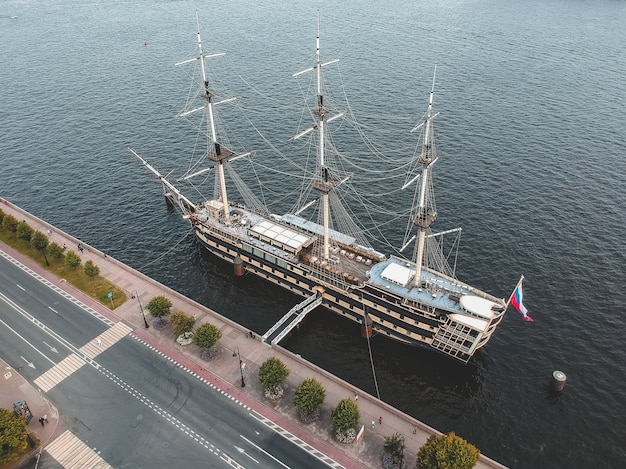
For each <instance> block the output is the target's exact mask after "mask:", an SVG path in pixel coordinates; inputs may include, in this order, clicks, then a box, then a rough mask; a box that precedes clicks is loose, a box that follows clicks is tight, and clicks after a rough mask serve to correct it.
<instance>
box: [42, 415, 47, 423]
mask: <svg viewBox="0 0 626 469" xmlns="http://www.w3.org/2000/svg"><path fill="white" fill-rule="evenodd" d="M43 419H44V421H45V422H46V423H48V414H44V415H43Z"/></svg>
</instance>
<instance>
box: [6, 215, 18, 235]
mask: <svg viewBox="0 0 626 469" xmlns="http://www.w3.org/2000/svg"><path fill="white" fill-rule="evenodd" d="M17 223H18V222H17V218H15V217H14V216H13V215H11V214H7V215H5V216H4V218H3V219H2V228H3V229H4V230H6V231H9V232H12V233H15V231H16V230H17Z"/></svg>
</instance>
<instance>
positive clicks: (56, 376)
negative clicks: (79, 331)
mask: <svg viewBox="0 0 626 469" xmlns="http://www.w3.org/2000/svg"><path fill="white" fill-rule="evenodd" d="M130 332H132V328H131V327H129V326H127V325H126V324H124V323H123V322H118V323H116V324H115V325H114V326H113V327H111V328H109V329H107V330H106V331H104V332H103V333H102V334H100V335H99V336H98V337H96V338H94V339H93V340H91V341H90V342H88V343H87V344H85V345H84V346H83V347H81V348H80V352H82V354H83V355H84V357H86V359H87V360H88V358H95V357H97V356H98V355H100V354H101V353H102V352H104V351H105V350H106V349H107V348H109V347H111V346H112V345H114V344H115V343H116V342H118V341H119V340H121V339H123V338H124V337H126V336H127V335H128V334H129V333H130ZM87 357H88V358H87ZM84 364H85V360H84V359H83V358H80V357H79V356H78V355H76V354H74V353H73V354H71V355H69V356H67V357H66V358H64V359H63V360H62V361H60V362H59V363H57V364H56V365H55V366H53V367H52V368H50V369H49V370H48V371H46V372H45V373H44V374H42V375H41V376H40V377H39V378H37V379H36V380H35V384H36V385H37V386H39V387H40V388H41V390H42V391H44V392H48V391H50V389H52V388H53V387H55V386H56V385H57V384H59V383H60V382H61V381H63V380H64V379H65V378H67V377H68V376H70V375H71V374H72V373H74V372H75V371H76V370H78V369H79V368H80V367H82V366H83V365H84Z"/></svg>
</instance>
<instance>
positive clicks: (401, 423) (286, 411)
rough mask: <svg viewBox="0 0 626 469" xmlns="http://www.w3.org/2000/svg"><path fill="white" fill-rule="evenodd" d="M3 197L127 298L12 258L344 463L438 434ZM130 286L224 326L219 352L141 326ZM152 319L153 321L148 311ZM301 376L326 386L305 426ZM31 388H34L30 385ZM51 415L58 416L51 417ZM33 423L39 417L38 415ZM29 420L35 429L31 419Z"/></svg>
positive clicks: (409, 459) (410, 456)
mask: <svg viewBox="0 0 626 469" xmlns="http://www.w3.org/2000/svg"><path fill="white" fill-rule="evenodd" d="M0 201H1V204H0V208H1V209H2V210H3V211H4V212H5V213H10V214H12V215H13V216H15V217H16V218H17V219H18V220H25V221H26V222H27V223H28V224H29V225H30V226H31V227H32V228H34V229H36V230H39V231H41V232H43V233H46V232H47V230H50V231H51V233H50V234H49V238H50V240H51V242H56V243H57V244H59V245H61V246H62V245H63V244H67V246H68V249H73V250H74V251H76V252H77V253H78V254H80V256H81V258H82V259H83V262H85V261H86V260H89V259H91V260H92V261H93V262H94V264H96V265H97V266H98V267H100V275H102V276H103V277H105V278H107V279H109V280H110V281H111V282H113V283H114V284H116V285H117V286H119V287H120V288H122V289H123V290H125V291H126V292H127V294H128V298H129V300H128V301H126V302H125V303H124V304H123V305H121V306H120V307H118V308H117V309H115V310H114V311H111V310H109V309H108V308H107V307H105V306H103V305H101V304H100V303H98V302H96V301H95V300H93V299H91V298H89V297H87V296H86V295H84V294H83V293H82V292H80V291H78V290H76V289H74V288H73V287H72V286H71V285H68V284H67V283H64V282H62V281H61V280H60V279H58V278H56V277H54V276H52V275H51V274H50V273H49V272H47V271H45V270H43V269H42V268H41V267H40V266H39V265H38V264H36V263H34V262H33V261H32V260H30V259H26V258H24V257H23V256H21V255H19V254H18V253H16V252H15V251H14V250H12V249H10V248H8V247H6V246H4V245H2V246H3V247H2V249H4V250H5V251H6V252H7V253H8V254H10V255H11V256H13V257H15V258H17V259H18V260H20V261H21V262H22V263H23V264H25V265H27V266H28V267H29V268H31V269H32V270H34V271H36V272H38V273H39V274H40V275H42V276H44V277H45V278H47V279H48V280H49V281H51V282H52V283H54V284H56V285H57V286H59V287H60V288H62V289H63V290H65V291H67V292H69V293H71V294H72V295H73V296H75V297H76V298H77V299H79V300H81V301H82V302H83V303H85V304H87V305H88V306H90V307H91V308H93V309H94V310H96V311H98V312H99V313H101V314H102V315H103V316H106V317H107V318H109V319H111V320H113V321H115V322H119V321H120V320H124V321H125V322H126V323H128V324H130V325H132V326H133V327H134V328H135V330H134V335H135V336H136V337H137V338H138V339H140V340H142V341H143V342H144V343H145V344H146V345H148V346H149V347H151V348H153V349H154V350H156V351H157V352H159V353H161V354H163V355H165V356H167V357H170V358H171V359H173V360H175V361H177V362H178V363H180V364H181V365H182V366H185V367H186V368H188V369H190V370H191V371H192V372H194V373H196V374H198V375H199V376H201V377H202V378H204V379H206V380H207V381H209V382H211V383H213V384H215V385H216V386H217V387H218V388H220V389H222V390H224V391H225V392H228V393H229V394H231V395H232V396H234V397H235V398H237V399H239V400H241V401H242V402H243V403H245V404H246V405H248V406H249V407H251V408H252V409H254V410H256V411H257V412H259V413H260V414H262V415H264V416H265V417H267V418H268V419H269V420H271V421H273V422H276V423H277V424H279V425H280V426H282V427H283V428H285V429H286V430H287V431H289V432H290V433H292V434H293V435H295V436H297V437H298V438H300V439H301V440H303V441H305V442H306V443H308V444H309V445H311V446H312V447H314V448H316V449H318V450H319V451H321V452H322V453H324V454H326V455H328V456H330V457H332V458H333V459H335V460H336V461H337V462H339V463H340V464H342V465H343V466H344V467H346V468H363V467H368V468H377V467H381V457H382V449H383V443H384V437H386V436H389V435H392V434H393V433H395V432H398V433H400V434H402V435H403V436H404V438H405V445H406V446H405V463H406V465H405V467H407V468H411V467H415V455H416V454H417V451H418V450H419V448H420V446H421V445H423V444H424V443H425V442H426V439H427V438H428V437H429V436H430V435H432V434H434V433H438V432H437V431H436V430H434V429H433V428H431V427H429V426H427V425H425V424H423V423H421V422H419V421H418V420H416V419H414V418H412V417H410V416H408V415H406V414H404V413H403V412H401V411H399V410H397V409H395V408H393V407H391V406H390V405H388V404H386V403H384V402H382V401H380V400H378V399H377V398H375V397H373V396H371V395H369V394H367V393H365V392H364V391H362V390H360V389H357V388H355V387H354V386H352V385H351V384H349V383H347V382H345V381H343V380H341V379H339V378H337V377H336V376H333V375H331V374H330V373H328V372H326V371H325V370H322V369H321V368H319V367H316V366H315V365H313V364H311V363H309V362H307V361H306V360H303V359H302V358H300V357H299V356H297V355H295V354H293V353H291V352H289V351H288V350H285V349H283V348H282V347H280V346H274V347H269V346H267V345H265V344H263V343H262V342H261V341H260V338H259V336H258V335H257V336H256V337H255V338H254V339H252V338H249V337H248V335H247V332H248V331H247V330H246V329H244V328H243V327H242V326H240V325H238V324H236V323H234V322H233V321H231V320H229V319H228V318H225V317H223V316H221V315H219V314H218V313H216V312H215V311H212V310H210V309H208V308H206V307H204V306H202V305H200V304H198V303H196V302H195V301H193V300H191V299H189V298H186V297H184V296H183V295H180V294H179V293H177V292H175V291H173V290H171V289H170V288H168V287H166V286H164V285H162V284H160V283H158V282H156V281H154V280H152V279H150V278H149V277H147V276H145V275H143V274H142V273H140V272H138V271H136V270H134V269H133V268H131V267H129V266H127V265H125V264H123V263H121V262H119V261H117V260H116V259H114V258H112V257H110V256H105V254H104V253H103V252H101V251H99V250H98V249H96V248H95V247H93V246H89V245H87V244H86V243H84V242H82V241H81V240H79V239H76V238H74V237H73V236H71V235H69V234H67V233H64V232H62V231H60V230H58V229H57V228H55V227H53V226H51V225H49V224H48V223H46V222H44V221H43V220H40V219H38V218H36V217H34V216H32V215H30V214H29V213H27V212H25V211H23V210H21V209H20V208H19V207H16V206H14V205H12V204H11V203H10V202H8V201H4V200H2V199H0ZM78 243H82V244H83V246H84V247H85V250H84V251H83V252H82V253H80V252H78V250H77V248H76V246H77V245H78ZM133 291H134V292H137V293H138V296H139V299H140V301H141V304H142V305H143V306H145V305H146V304H147V303H148V302H149V301H150V300H151V299H152V298H153V297H155V296H158V295H165V296H167V297H168V298H169V299H170V300H171V301H172V303H173V308H172V311H179V310H180V311H184V312H185V313H187V314H190V315H193V316H195V317H196V318H197V322H196V325H197V326H198V325H201V324H202V323H204V322H210V323H211V324H214V325H215V326H217V327H218V328H219V329H220V331H221V332H222V338H221V339H220V341H219V342H218V345H217V347H218V348H219V349H220V350H221V351H222V354H221V356H220V358H219V359H218V360H215V361H212V362H206V361H203V360H202V359H200V355H199V351H198V349H197V347H196V346H194V345H190V346H180V345H178V344H177V343H176V342H175V340H174V339H175V337H174V336H173V333H172V332H171V328H167V329H166V330H165V331H157V330H155V329H154V328H153V327H150V328H149V329H146V328H145V326H144V318H143V315H142V313H141V308H140V306H139V301H137V299H131V294H132V292H133ZM149 322H152V321H151V319H150V318H149ZM236 350H239V353H240V355H241V359H242V360H243V361H244V362H245V363H246V366H247V371H246V377H245V379H246V386H245V387H243V388H242V387H241V376H240V372H239V359H238V358H237V357H236V356H234V355H233V354H234V351H236ZM269 357H277V358H279V359H280V360H281V361H282V362H283V363H285V365H286V366H287V368H289V370H290V371H291V373H290V375H289V377H288V379H287V381H286V383H285V396H284V397H283V398H282V400H281V401H280V402H279V404H278V405H277V406H275V407H272V406H271V405H269V403H268V402H267V400H266V399H265V398H264V396H263V394H262V390H261V388H260V386H259V384H258V370H259V366H260V365H261V364H262V363H263V362H264V361H265V360H266V359H267V358H269ZM306 378H315V379H317V380H318V381H320V382H321V383H322V385H323V386H324V388H325V389H326V401H325V403H324V405H323V408H322V416H321V419H320V421H318V422H316V423H313V424H309V425H304V424H302V423H300V420H299V418H298V416H297V412H296V411H295V408H294V407H293V405H292V404H291V402H292V398H293V393H294V391H295V388H296V387H297V386H298V385H299V384H300V383H301V382H302V381H303V380H304V379H306ZM33 392H34V393H35V394H38V393H37V392H36V391H34V390H33ZM4 394H5V393H4V391H3V392H2V395H3V396H4ZM355 395H358V405H359V410H360V412H361V423H362V424H363V425H364V427H365V433H364V436H363V438H362V440H361V441H360V442H358V443H355V444H352V445H341V444H339V443H337V442H336V441H335V440H334V438H333V433H332V429H331V427H330V411H331V409H332V408H333V407H335V406H336V405H337V403H338V402H339V401H340V400H341V399H345V398H351V399H354V396H355ZM18 400H19V399H18ZM29 404H30V402H29ZM33 404H34V405H36V406H38V407H37V409H39V407H41V408H42V409H43V408H44V406H45V405H46V403H45V402H44V401H43V400H42V399H41V396H40V401H39V402H37V403H36V404H35V400H33ZM3 407H5V405H3ZM48 414H49V415H50V412H48ZM380 417H382V424H380V423H378V421H379V418H380ZM37 418H38V417H37ZM54 421H55V422H56V417H55V420H54ZM372 421H374V422H375V424H374V428H372ZM34 422H35V423H38V422H37V420H36V419H35V420H34ZM29 427H31V429H32V422H31V425H30V426H29ZM414 429H415V430H416V432H415V433H413V431H414ZM38 430H39V429H38ZM461 436H462V435H461ZM46 437H47V435H46ZM40 439H41V438H40ZM476 467H477V468H503V467H504V466H502V465H500V464H499V463H497V462H495V461H493V460H491V459H489V458H487V457H485V456H481V460H480V461H479V463H478V465H477V466H476Z"/></svg>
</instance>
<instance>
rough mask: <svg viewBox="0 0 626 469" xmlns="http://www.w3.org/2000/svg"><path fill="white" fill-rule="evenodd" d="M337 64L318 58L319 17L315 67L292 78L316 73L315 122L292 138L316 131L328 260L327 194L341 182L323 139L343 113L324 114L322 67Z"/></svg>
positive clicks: (317, 185) (324, 253)
mask: <svg viewBox="0 0 626 469" xmlns="http://www.w3.org/2000/svg"><path fill="white" fill-rule="evenodd" d="M335 62H339V60H332V61H330V62H326V63H322V60H321V56H320V20H319V15H318V17H317V39H316V51H315V66H314V67H311V68H308V69H306V70H303V71H302V72H298V73H295V74H294V75H293V76H298V75H300V74H302V73H306V72H309V71H312V70H315V71H316V82H317V101H316V107H315V110H314V111H313V112H312V113H313V115H314V116H315V119H316V121H317V123H316V125H314V126H313V127H311V128H309V129H307V130H305V131H303V132H301V133H299V134H298V135H296V136H295V137H294V139H296V138H300V137H302V136H303V135H306V134H307V133H309V132H310V131H312V130H315V129H317V131H318V158H317V159H318V161H317V167H318V169H317V172H318V179H317V180H316V181H314V182H313V188H314V189H316V190H318V191H319V192H321V194H322V196H321V200H322V225H323V227H324V241H323V248H322V249H323V250H322V256H323V258H324V259H328V258H329V256H330V235H329V233H330V204H329V195H328V194H329V193H330V192H331V191H332V190H333V189H334V188H335V187H337V186H338V185H339V184H341V183H342V182H343V181H340V180H338V179H336V178H333V177H332V175H331V174H330V170H329V167H328V166H327V164H326V154H325V152H326V147H325V137H326V124H328V123H329V122H331V121H333V120H335V119H337V118H338V117H341V116H343V114H344V113H343V112H342V113H339V114H337V115H334V116H332V117H331V118H329V119H327V118H326V114H327V113H328V111H327V110H326V108H325V107H324V96H323V95H322V67H325V66H326V65H330V64H332V63H335Z"/></svg>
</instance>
